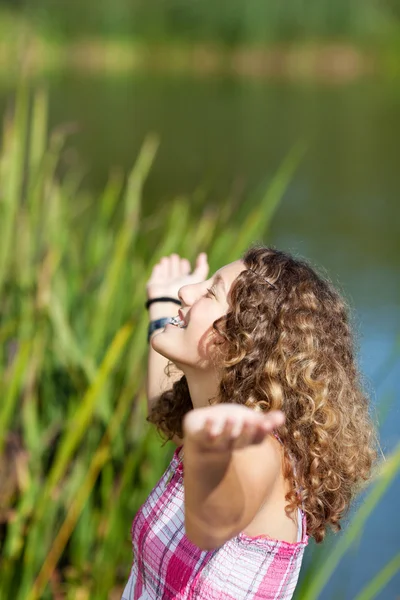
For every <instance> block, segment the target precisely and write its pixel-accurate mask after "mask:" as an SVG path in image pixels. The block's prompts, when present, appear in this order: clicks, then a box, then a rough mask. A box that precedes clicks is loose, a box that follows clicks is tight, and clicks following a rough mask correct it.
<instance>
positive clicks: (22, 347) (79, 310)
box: [0, 89, 302, 600]
mask: <svg viewBox="0 0 400 600" xmlns="http://www.w3.org/2000/svg"><path fill="white" fill-rule="evenodd" d="M47 113H48V109H47V96H46V94H44V93H41V92H39V93H37V94H36V95H35V97H34V99H33V102H31V99H30V97H29V94H28V93H27V92H26V90H25V89H21V90H20V92H19V94H18V96H17V102H16V106H15V110H14V109H13V110H11V111H10V112H9V113H7V114H6V116H5V121H4V131H3V138H2V145H1V148H2V149H1V153H0V189H1V194H0V213H1V218H0V298H1V300H0V339H1V346H0V348H1V350H0V352H1V360H0V372H1V379H0V380H1V388H2V390H1V391H2V398H3V401H2V403H1V406H0V449H1V452H0V472H1V473H2V477H1V480H0V526H1V532H2V536H1V538H0V551H1V555H2V561H1V564H0V598H13V599H15V600H28V599H29V600H33V599H35V598H43V599H44V600H46V599H47V598H52V597H56V596H57V594H59V595H60V594H63V596H62V597H65V598H77V597H78V594H80V596H79V597H81V598H86V597H91V598H96V600H102V599H105V598H108V597H109V593H110V590H112V589H118V585H120V586H122V585H123V582H125V581H126V580H127V578H128V574H129V569H130V563H131V544H130V536H129V534H130V523H131V521H132V518H133V516H134V514H135V512H136V510H137V508H138V507H139V506H140V505H141V504H142V503H143V502H144V500H145V499H146V497H147V495H148V493H149V491H150V490H151V488H152V487H153V485H154V484H155V482H156V481H157V479H158V477H159V476H160V475H161V474H162V472H163V470H164V469H165V467H166V466H167V464H168V462H169V459H170V455H168V456H167V454H168V453H166V451H165V449H163V448H162V446H161V440H160V439H159V437H158V436H157V435H156V433H155V432H154V431H153V430H152V429H150V428H149V427H148V424H147V423H146V421H145V416H146V398H145V395H144V375H143V374H144V372H145V363H146V359H147V339H146V338H147V336H146V330H147V313H146V311H145V310H144V300H145V285H146V281H147V279H148V277H149V274H150V271H151V268H152V266H153V265H154V263H155V262H156V261H158V260H159V259H160V257H161V256H163V255H165V254H168V253H171V252H172V251H176V252H178V253H180V254H182V255H184V256H187V257H188V258H189V259H190V260H193V259H194V258H195V256H196V255H197V253H198V252H199V251H200V250H206V251H208V254H209V260H210V266H211V268H216V266H219V265H221V264H223V262H226V261H229V260H232V259H234V258H237V257H238V256H239V255H240V254H241V252H242V251H243V250H244V249H245V248H246V247H247V246H248V245H249V243H251V241H254V240H256V239H260V238H261V235H262V233H263V232H265V231H266V229H267V227H268V223H269V221H270V219H271V216H272V214H273V211H274V209H275V207H276V206H277V204H278V202H279V199H280V197H281V196H282V194H283V193H284V191H285V188H286V186H287V184H288V182H289V181H290V179H291V176H292V173H293V171H294V169H295V168H296V166H297V164H298V162H299V159H300V156H301V154H302V148H301V147H298V148H294V149H293V151H292V152H291V153H289V155H288V157H287V158H286V160H285V161H284V162H283V163H282V166H281V168H280V169H279V170H278V172H277V173H276V176H275V177H274V179H273V180H272V182H271V184H270V186H269V187H268V189H267V190H266V192H265V194H264V196H263V197H262V198H261V200H260V201H259V202H258V203H257V204H256V205H255V204H254V202H252V203H249V204H246V205H244V206H243V207H242V209H241V211H242V212H241V213H240V215H241V218H240V220H236V221H235V223H236V224H234V223H233V219H232V212H233V211H234V210H235V205H234V203H229V202H227V203H226V204H225V205H222V206H220V207H218V208H212V207H206V208H205V209H204V213H203V216H202V218H201V219H200V220H198V217H197V218H196V217H194V215H193V214H191V211H190V198H183V197H181V198H176V199H175V200H174V201H173V202H171V203H170V204H169V205H168V206H165V209H164V212H162V213H159V214H157V215H151V216H150V217H149V218H147V219H144V218H142V216H141V204H142V201H143V199H142V190H143V184H144V181H145V179H146V176H147V174H148V172H149V170H150V168H151V165H152V162H153V159H154V157H155V154H156V150H157V147H158V140H157V139H156V138H155V137H154V136H149V137H148V138H147V139H146V140H145V141H144V144H143V147H142V150H141V152H140V154H139V156H138V158H137V160H136V163H135V166H134V168H133V169H132V171H131V172H130V173H129V174H128V176H127V178H126V179H124V178H123V177H122V176H120V175H117V174H114V175H111V176H110V179H109V182H108V184H107V186H106V188H105V189H104V191H103V193H101V194H100V196H99V197H94V196H93V197H92V196H88V194H87V192H82V191H81V190H80V186H79V181H80V179H79V176H77V175H76V173H74V172H69V171H68V172H66V173H64V175H62V176H61V175H60V174H59V164H60V157H61V156H62V154H63V148H64V146H65V142H66V131H65V130H63V129H62V128H58V129H57V130H55V131H54V132H53V133H52V135H51V136H50V137H48V132H47ZM239 223H240V224H241V225H239ZM121 591H122V590H121ZM59 595H58V596H57V597H60V596H59Z"/></svg>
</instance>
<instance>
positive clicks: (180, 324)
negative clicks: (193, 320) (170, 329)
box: [170, 316, 187, 329]
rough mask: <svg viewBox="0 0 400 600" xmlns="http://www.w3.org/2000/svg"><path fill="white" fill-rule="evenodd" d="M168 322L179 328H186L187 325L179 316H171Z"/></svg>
mask: <svg viewBox="0 0 400 600" xmlns="http://www.w3.org/2000/svg"><path fill="white" fill-rule="evenodd" d="M170 322H171V325H175V327H179V329H186V327H187V325H186V323H185V321H183V320H182V319H181V318H180V317H179V316H177V317H173V319H172V320H171V321H170Z"/></svg>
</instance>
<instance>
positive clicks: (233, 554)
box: [121, 446, 308, 600]
mask: <svg viewBox="0 0 400 600" xmlns="http://www.w3.org/2000/svg"><path fill="white" fill-rule="evenodd" d="M181 448H182V446H180V447H179V448H177V449H176V450H175V452H174V455H173V457H172V459H171V462H170V464H169V466H168V467H167V469H166V471H165V473H164V474H163V475H162V477H161V479H160V480H159V482H158V483H157V484H156V486H155V487H154V488H153V490H152V491H151V493H150V495H149V497H148V498H147V500H146V502H145V503H144V504H143V505H142V507H141V508H140V509H139V511H138V512H137V514H136V516H135V518H134V520H133V524H132V529H131V535H132V547H133V565H132V568H131V572H130V577H129V580H128V583H127V585H126V587H125V589H124V592H123V594H122V598H121V600H158V599H160V600H161V599H162V600H194V599H196V600H245V599H246V600H253V599H259V600H289V599H290V598H292V596H293V593H294V590H295V587H296V584H297V580H298V577H299V572H300V567H301V562H302V558H303V553H304V549H305V547H306V546H307V543H308V535H307V533H306V516H305V514H304V513H303V511H302V510H301V509H300V508H299V509H298V523H299V528H298V538H297V539H298V541H297V542H286V541H283V540H276V539H273V538H270V537H268V536H265V535H258V536H255V537H251V536H248V535H246V534H245V533H244V532H241V533H239V534H238V535H237V536H235V537H233V538H232V539H230V540H228V541H227V542H225V543H224V544H223V545H222V546H220V547H219V548H216V549H214V550H201V549H200V548H198V547H197V546H196V545H194V544H193V543H192V542H191V541H190V540H189V539H188V538H187V537H186V535H185V516H184V485H183V460H182V458H181V456H180V455H179V451H180V449H181Z"/></svg>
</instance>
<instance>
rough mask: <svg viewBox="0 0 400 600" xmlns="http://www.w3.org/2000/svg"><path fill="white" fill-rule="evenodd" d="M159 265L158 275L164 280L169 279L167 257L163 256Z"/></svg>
mask: <svg viewBox="0 0 400 600" xmlns="http://www.w3.org/2000/svg"><path fill="white" fill-rule="evenodd" d="M159 265H160V275H161V276H162V277H164V279H167V278H169V258H168V257H167V256H163V257H162V259H161V260H160V262H159Z"/></svg>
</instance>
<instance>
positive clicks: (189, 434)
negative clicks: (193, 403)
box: [184, 404, 283, 550]
mask: <svg viewBox="0 0 400 600" xmlns="http://www.w3.org/2000/svg"><path fill="white" fill-rule="evenodd" d="M207 420H209V421H208V422H209V423H211V425H208V424H207ZM230 420H231V421H230ZM229 421H230V422H231V423H233V425H230V424H229ZM282 422H283V414H282V413H281V412H278V411H272V412H270V413H267V414H265V415H260V414H256V413H255V412H254V411H253V410H251V409H249V408H247V407H244V406H241V405H235V404H231V405H228V404H224V405H216V406H212V407H207V408H200V409H195V410H193V411H191V412H190V413H189V414H187V415H186V416H185V419H184V486H185V530H186V534H187V536H188V538H189V539H190V540H191V541H192V542H193V543H194V544H196V545H197V546H198V547H199V548H201V549H203V550H212V549H214V548H217V547H219V546H222V544H224V543H225V542H226V541H227V540H229V539H231V538H232V537H234V536H235V535H237V534H238V533H240V532H241V531H242V530H243V529H244V528H245V527H247V525H248V524H249V523H250V522H251V521H252V520H253V518H254V517H255V515H256V514H257V511H258V510H259V509H260V506H261V505H262V503H263V502H264V501H265V499H266V498H267V497H268V496H269V494H270V493H271V491H272V489H273V487H274V484H275V482H276V480H277V478H278V477H279V474H280V468H281V467H280V457H279V456H278V454H277V452H276V450H275V449H274V447H273V443H274V442H273V440H272V439H271V436H270V435H268V434H269V433H271V431H272V430H273V429H274V428H275V427H276V426H279V425H281V424H282ZM212 424H218V425H220V429H221V433H220V435H219V436H217V437H216V438H215V439H214V440H213V441H212V439H211V438H210V437H209V431H210V427H211V426H212ZM238 431H239V435H238V434H237V432H238ZM231 440H234V441H233V449H232V450H226V449H225V448H228V447H229V443H231ZM218 448H220V450H219V449H218Z"/></svg>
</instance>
